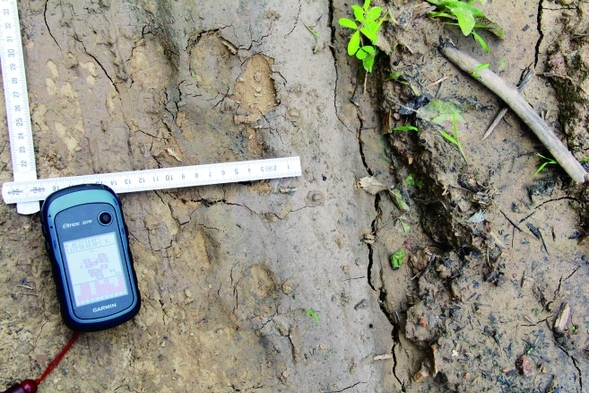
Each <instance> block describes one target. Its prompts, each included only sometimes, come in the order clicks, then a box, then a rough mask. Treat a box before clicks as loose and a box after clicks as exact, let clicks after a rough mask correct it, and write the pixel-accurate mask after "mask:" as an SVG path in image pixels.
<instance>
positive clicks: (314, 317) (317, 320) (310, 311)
mask: <svg viewBox="0 0 589 393" xmlns="http://www.w3.org/2000/svg"><path fill="white" fill-rule="evenodd" d="M305 311H306V312H307V314H309V315H310V316H311V317H312V318H313V319H314V320H315V321H316V322H317V323H319V317H318V316H317V314H316V313H315V311H313V310H305Z"/></svg>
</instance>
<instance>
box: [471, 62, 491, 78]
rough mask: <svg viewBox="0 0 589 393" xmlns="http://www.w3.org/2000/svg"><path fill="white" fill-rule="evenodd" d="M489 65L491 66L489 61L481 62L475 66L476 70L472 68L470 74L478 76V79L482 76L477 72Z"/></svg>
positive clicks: (474, 76)
mask: <svg viewBox="0 0 589 393" xmlns="http://www.w3.org/2000/svg"><path fill="white" fill-rule="evenodd" d="M489 66H490V64H489V63H484V64H479V65H478V66H476V67H475V69H474V70H472V73H471V74H470V76H472V77H473V78H476V79H480V78H481V76H480V75H479V74H477V71H480V70H484V69H487V68H489Z"/></svg>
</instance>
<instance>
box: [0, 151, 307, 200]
mask: <svg viewBox="0 0 589 393" xmlns="http://www.w3.org/2000/svg"><path fill="white" fill-rule="evenodd" d="M297 176H301V163H300V158H299V157H283V158H270V159H264V160H253V161H236V162H227V163H217V164H204V165H193V166H181V167H171V168H158V169H146V170H139V171H127V172H113V173H103V174H95V175H85V176H71V177H58V178H51V179H39V180H34V181H22V182H7V183H4V184H3V185H2V198H3V199H4V202H5V203H7V204H10V203H20V202H30V201H42V200H44V199H45V198H46V197H47V196H48V195H49V194H51V193H52V192H55V191H57V190H59V189H62V188H65V187H68V186H73V185H76V184H91V183H99V184H104V185H106V186H109V187H110V188H112V189H113V191H115V192H116V193H118V194H122V193H129V192H139V191H150V190H164V189H171V188H183V187H195V186H205V185H212V184H223V183H240V182H247V181H254V180H269V179H277V178H286V177H297Z"/></svg>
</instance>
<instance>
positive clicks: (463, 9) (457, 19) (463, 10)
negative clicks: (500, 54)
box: [427, 0, 505, 52]
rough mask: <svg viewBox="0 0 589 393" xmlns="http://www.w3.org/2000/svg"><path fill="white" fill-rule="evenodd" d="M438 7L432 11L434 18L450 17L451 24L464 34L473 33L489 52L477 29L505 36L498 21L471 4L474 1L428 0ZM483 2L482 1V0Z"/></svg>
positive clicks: (500, 36) (501, 36)
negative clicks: (494, 20)
mask: <svg viewBox="0 0 589 393" xmlns="http://www.w3.org/2000/svg"><path fill="white" fill-rule="evenodd" d="M427 1H428V2H429V3H431V4H433V5H435V6H436V7H437V10H436V11H431V12H430V13H429V16H431V17H432V18H444V19H449V20H451V21H452V22H447V24H449V25H453V26H458V27H460V30H461V31H462V34H464V36H468V35H472V36H473V38H474V40H475V41H476V42H477V43H478V44H479V45H480V46H481V47H482V48H483V50H484V51H485V52H489V46H488V45H487V43H486V42H485V40H483V38H482V37H481V36H480V35H479V34H478V33H477V32H476V30H475V29H484V30H488V31H489V32H491V33H493V34H494V35H496V36H497V37H499V38H501V39H503V38H505V32H504V31H503V29H502V28H501V26H499V25H498V24H497V23H495V22H493V21H492V20H490V19H489V18H487V16H486V15H485V13H484V12H483V11H481V10H480V9H478V8H477V7H475V6H474V5H471V4H470V3H473V1H469V2H463V1H459V0H427ZM481 3H482V1H481Z"/></svg>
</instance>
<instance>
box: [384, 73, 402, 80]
mask: <svg viewBox="0 0 589 393" xmlns="http://www.w3.org/2000/svg"><path fill="white" fill-rule="evenodd" d="M401 75H403V71H396V72H393V73H392V74H391V75H389V77H388V78H387V79H388V80H397V79H399V77H400V76H401Z"/></svg>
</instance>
